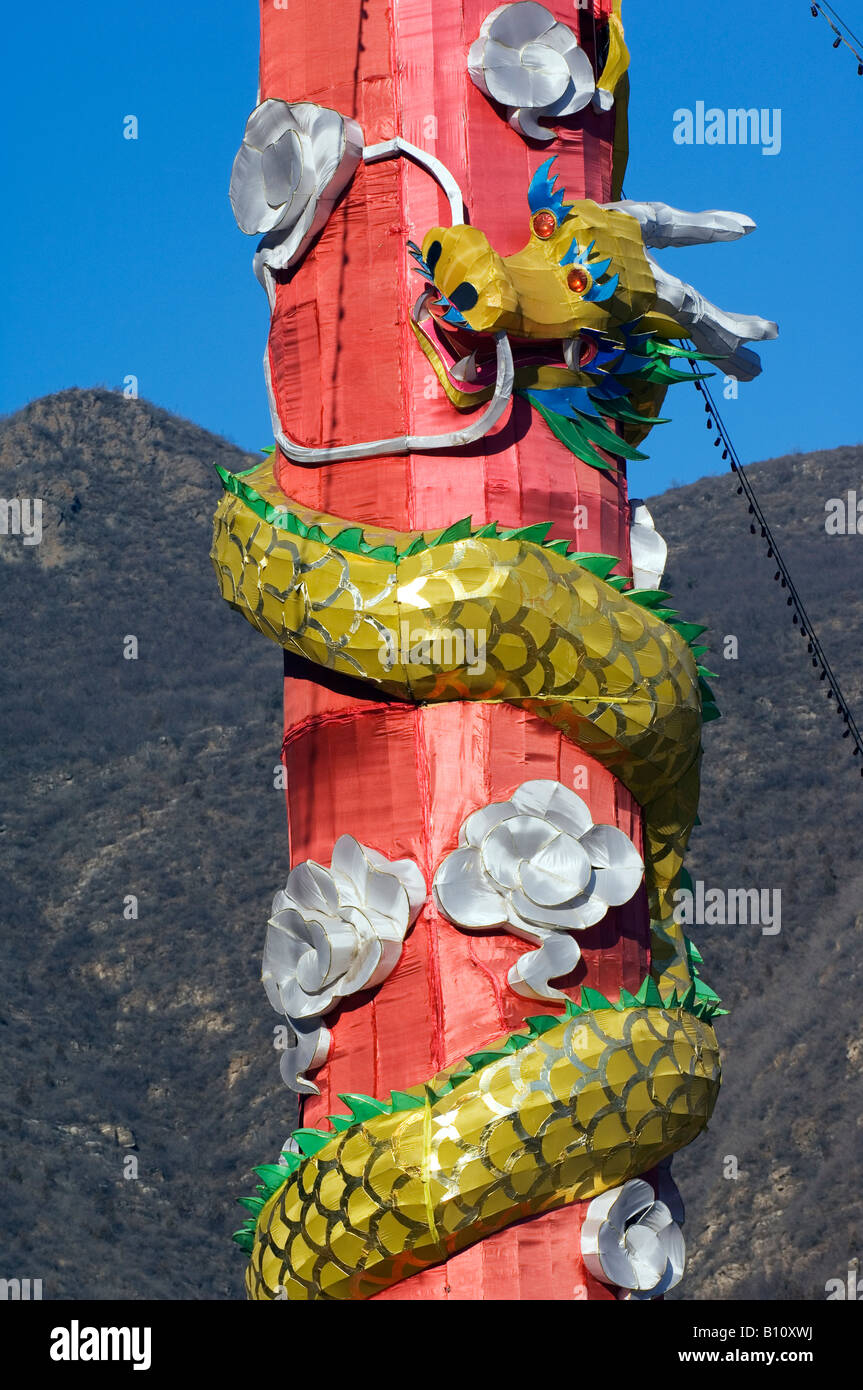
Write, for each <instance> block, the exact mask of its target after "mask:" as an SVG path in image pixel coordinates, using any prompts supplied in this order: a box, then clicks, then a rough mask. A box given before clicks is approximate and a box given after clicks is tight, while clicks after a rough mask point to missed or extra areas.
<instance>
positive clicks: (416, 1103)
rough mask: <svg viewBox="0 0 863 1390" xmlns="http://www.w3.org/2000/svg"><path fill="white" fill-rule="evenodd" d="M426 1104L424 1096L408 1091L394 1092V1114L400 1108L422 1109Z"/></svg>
mask: <svg viewBox="0 0 863 1390" xmlns="http://www.w3.org/2000/svg"><path fill="white" fill-rule="evenodd" d="M424 1105H425V1101H424V1100H423V1098H422V1096H411V1095H409V1094H408V1092H407V1091H393V1092H392V1109H393V1114H395V1113H396V1111H399V1110H422V1108H423V1106H424Z"/></svg>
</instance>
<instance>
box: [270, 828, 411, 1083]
mask: <svg viewBox="0 0 863 1390" xmlns="http://www.w3.org/2000/svg"><path fill="white" fill-rule="evenodd" d="M425 900H426V884H425V881H424V879H423V876H422V874H421V873H420V871H419V869H418V868H417V866H416V865H415V864H413V863H412V862H411V861H410V860H408V859H400V860H396V861H394V862H393V861H390V860H388V859H386V858H385V857H384V855H382V854H379V853H378V851H377V850H373V849H369V848H368V847H367V846H365V845H361V844H360V843H359V841H357V840H355V839H354V838H353V836H351V835H342V836H341V838H340V839H339V840H337V841H336V844H335V847H334V849H333V858H332V864H331V866H330V868H329V869H326V868H324V867H323V866H322V865H320V864H317V863H315V861H314V860H313V859H310V860H306V861H305V862H303V863H302V864H298V865H297V866H296V867H295V868H294V869H292V870H291V872H290V874H289V875H288V881H287V884H286V885H285V888H284V889H282V890H281V891H280V892H278V893H277V894H276V896H275V898H274V899H273V911H272V916H271V918H270V921H269V925H268V928H267V937H266V943H265V946H264V960H263V970H262V979H263V983H264V988H265V990H266V992H267V998H268V999H269V1001H270V1003H271V1004H272V1006H273V1008H274V1009H275V1010H276V1012H277V1013H280V1014H284V1015H285V1017H286V1018H287V1020H288V1022H289V1024H290V1025H291V1028H292V1029H293V1031H294V1034H295V1038H296V1042H295V1045H294V1046H293V1047H290V1048H288V1049H286V1051H285V1052H284V1054H283V1056H282V1062H281V1071H282V1077H283V1079H284V1081H285V1082H286V1084H287V1085H288V1086H289V1087H290V1088H291V1090H294V1091H298V1092H300V1093H301V1094H312V1095H316V1094H317V1093H318V1090H317V1087H316V1086H315V1085H314V1084H313V1083H312V1082H310V1081H309V1080H308V1079H307V1078H306V1077H305V1076H304V1074H303V1073H304V1072H305V1071H306V1070H310V1069H312V1068H313V1067H316V1066H320V1065H321V1063H322V1062H323V1061H325V1060H326V1057H327V1054H328V1051H329V1045H330V1034H329V1031H328V1029H326V1028H324V1027H323V1026H322V1025H321V1023H320V1019H321V1017H322V1016H323V1015H324V1014H326V1013H328V1012H329V1010H330V1009H332V1008H333V1007H334V1006H335V1005H336V1004H337V1003H338V1001H339V1000H340V999H345V998H347V996H348V995H351V994H355V993H356V992H357V991H358V990H362V989H373V988H374V987H375V986H377V985H379V984H381V982H382V981H383V980H385V979H386V977H387V976H388V975H389V974H390V972H391V971H392V969H393V968H394V966H395V965H396V963H397V962H398V960H399V958H400V956H401V953H402V945H403V942H404V938H405V935H406V933H407V930H408V928H409V927H410V926H411V925H412V924H413V922H414V921H415V920H416V918H417V916H418V915H419V912H420V909H421V908H422V906H423V904H424V902H425Z"/></svg>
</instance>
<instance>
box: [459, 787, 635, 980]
mask: <svg viewBox="0 0 863 1390" xmlns="http://www.w3.org/2000/svg"><path fill="white" fill-rule="evenodd" d="M643 874H644V863H643V861H642V858H641V856H640V854H639V853H638V850H637V849H636V848H635V845H634V844H633V843H632V841H631V840H630V839H629V837H628V836H627V835H625V834H624V832H623V831H622V830H619V829H617V827H616V826H613V825H594V823H593V819H592V817H591V814H590V811H589V810H588V808H587V806H586V804H585V802H584V801H582V799H581V797H579V796H576V794H575V793H574V792H572V791H570V790H569V788H568V787H565V786H564V785H563V784H562V783H561V782H554V781H551V780H545V779H538V780H534V781H530V782H524V783H522V785H521V786H520V787H519V788H518V789H517V790H516V791H515V792H514V793H513V795H512V797H511V798H510V800H509V801H503V802H493V803H492V804H491V805H490V806H485V807H483V808H482V809H481V810H479V811H475V812H474V813H473V815H471V816H468V818H467V820H466V821H465V822H464V824H463V825H462V827H461V830H460V832H459V848H458V849H456V850H454V851H453V852H452V854H449V855H448V856H447V857H446V859H444V860H443V862H442V863H441V864H440V866H439V868H438V870H437V873H436V874H435V879H434V897H435V901H436V903H437V906H438V908H439V909H440V911H441V912H442V913H443V915H444V916H445V917H446V918H447V919H448V920H449V921H450V922H452V923H453V925H454V926H457V927H462V928H463V929H464V930H466V931H485V930H489V929H492V928H495V927H498V928H505V929H506V930H507V931H510V932H512V933H514V934H515V935H516V936H520V937H522V938H524V939H526V940H528V941H531V942H533V943H535V944H538V945H539V948H540V949H539V950H538V951H532V952H528V953H527V954H525V955H523V956H522V957H521V958H520V959H519V960H518V961H517V962H516V964H515V965H514V966H513V967H512V969H511V970H510V972H509V975H508V980H509V984H510V986H511V988H512V989H513V990H514V991H515V992H516V994H520V995H522V996H523V997H525V998H527V999H548V1000H556V999H563V998H565V996H564V995H563V993H562V992H561V991H560V990H558V989H555V988H554V987H553V986H552V985H550V984H549V981H550V980H551V979H555V978H557V977H558V976H561V975H566V974H568V973H569V971H570V970H573V969H574V968H575V966H576V965H577V964H578V961H579V959H580V957H581V950H580V948H579V946H578V944H577V942H576V941H575V940H574V938H573V937H572V936H570V935H569V933H570V932H573V931H583V930H584V929H585V928H587V927H592V926H594V925H595V924H596V923H597V922H600V921H602V919H603V917H604V916H605V915H606V913H607V911H608V909H609V907H617V906H620V905H621V904H622V903H625V902H628V901H629V899H630V898H631V897H632V896H633V894H634V893H635V892H636V890H637V889H638V886H639V884H640V883H641V880H642V876H643Z"/></svg>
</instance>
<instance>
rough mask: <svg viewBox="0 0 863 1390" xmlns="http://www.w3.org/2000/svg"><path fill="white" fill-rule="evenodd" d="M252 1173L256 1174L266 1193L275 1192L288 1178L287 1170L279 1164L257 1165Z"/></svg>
mask: <svg viewBox="0 0 863 1390" xmlns="http://www.w3.org/2000/svg"><path fill="white" fill-rule="evenodd" d="M252 1172H253V1173H257V1175H258V1177H259V1178H260V1179H261V1181H262V1182H263V1184H264V1187H265V1188H266V1190H267V1191H268V1192H277V1191H278V1189H279V1188H280V1187H281V1186H282V1184H283V1183H284V1182H286V1181H287V1179H288V1176H289V1174H288V1170H287V1168H285V1167H284V1166H283V1165H282V1164H281V1163H259V1164H258V1166H257V1168H253V1169H252Z"/></svg>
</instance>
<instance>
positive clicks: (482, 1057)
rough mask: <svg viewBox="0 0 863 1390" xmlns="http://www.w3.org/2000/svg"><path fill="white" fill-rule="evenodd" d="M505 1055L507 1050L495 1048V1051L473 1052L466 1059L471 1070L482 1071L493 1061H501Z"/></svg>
mask: <svg viewBox="0 0 863 1390" xmlns="http://www.w3.org/2000/svg"><path fill="white" fill-rule="evenodd" d="M505 1056H506V1053H505V1052H501V1051H500V1050H498V1049H497V1048H495V1050H494V1051H490V1050H489V1051H487V1052H471V1053H470V1054H469V1055H468V1056H467V1057H465V1059H464V1060H465V1061H466V1062H467V1064H468V1066H469V1067H470V1069H471V1071H482V1068H483V1067H487V1066H489V1065H490V1064H491V1063H492V1062H499V1061H500V1059H501V1057H505Z"/></svg>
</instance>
